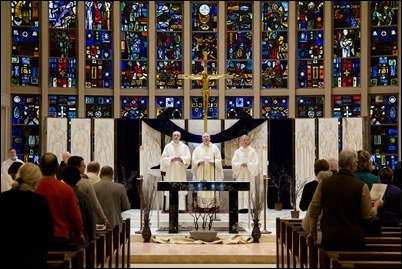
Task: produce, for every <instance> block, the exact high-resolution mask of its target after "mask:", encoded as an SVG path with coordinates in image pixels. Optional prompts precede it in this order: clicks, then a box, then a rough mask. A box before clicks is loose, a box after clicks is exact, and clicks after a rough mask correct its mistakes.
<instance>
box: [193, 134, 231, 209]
mask: <svg viewBox="0 0 402 269" xmlns="http://www.w3.org/2000/svg"><path fill="white" fill-rule="evenodd" d="M191 169H192V172H193V180H198V181H201V180H205V181H223V178H224V175H223V167H222V157H221V151H220V150H219V148H218V147H217V146H216V145H214V144H212V143H211V136H210V135H209V134H208V133H204V134H203V135H202V143H201V144H200V145H198V146H197V147H196V148H195V149H194V151H193V155H192V162H191ZM197 203H198V207H201V208H210V207H214V206H218V205H219V192H213V191H199V192H197Z"/></svg>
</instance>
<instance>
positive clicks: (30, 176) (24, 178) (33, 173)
mask: <svg viewBox="0 0 402 269" xmlns="http://www.w3.org/2000/svg"><path fill="white" fill-rule="evenodd" d="M41 176H42V173H41V170H40V169H39V166H38V165H36V164H34V163H24V164H22V166H21V167H20V169H19V170H18V173H17V175H16V180H15V181H14V182H13V186H12V188H13V189H18V188H20V187H21V186H23V184H27V185H29V186H31V187H32V188H33V187H34V186H35V185H36V184H37V183H38V182H39V180H40V178H41Z"/></svg>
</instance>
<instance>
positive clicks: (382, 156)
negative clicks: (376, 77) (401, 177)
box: [370, 95, 399, 169]
mask: <svg viewBox="0 0 402 269" xmlns="http://www.w3.org/2000/svg"><path fill="white" fill-rule="evenodd" d="M370 120H371V152H372V153H373V156H372V161H373V163H374V164H375V165H376V166H377V167H383V166H388V167H391V168H392V169H395V164H396V162H397V161H398V148H399V147H398V132H399V131H398V97H397V95H372V96H371V97H370Z"/></svg>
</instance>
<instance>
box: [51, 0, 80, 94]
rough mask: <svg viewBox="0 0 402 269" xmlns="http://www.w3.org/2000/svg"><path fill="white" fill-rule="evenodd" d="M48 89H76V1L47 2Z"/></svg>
mask: <svg viewBox="0 0 402 269" xmlns="http://www.w3.org/2000/svg"><path fill="white" fill-rule="evenodd" d="M48 8H49V39H50V42H49V56H50V58H49V82H48V84H49V87H64V88H66V87H68V88H75V87H77V44H76V40H77V29H76V27H77V24H76V23H77V17H76V16H77V14H76V12H77V1H49V4H48Z"/></svg>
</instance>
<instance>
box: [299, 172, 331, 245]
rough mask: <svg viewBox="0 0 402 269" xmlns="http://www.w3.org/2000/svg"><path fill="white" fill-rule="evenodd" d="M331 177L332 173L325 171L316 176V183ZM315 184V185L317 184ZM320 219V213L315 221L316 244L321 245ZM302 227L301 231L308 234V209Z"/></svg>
mask: <svg viewBox="0 0 402 269" xmlns="http://www.w3.org/2000/svg"><path fill="white" fill-rule="evenodd" d="M332 175H333V172H332V171H331V170H327V171H320V172H319V173H318V175H317V181H318V182H321V181H322V179H323V178H326V177H330V176H332ZM318 182H317V184H318ZM321 217H322V212H321V214H320V215H319V216H318V219H317V241H316V243H317V244H321V237H322V232H321V226H320V221H321ZM302 227H303V230H305V231H306V232H310V207H309V208H308V209H307V212H306V215H304V218H303V221H302Z"/></svg>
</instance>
